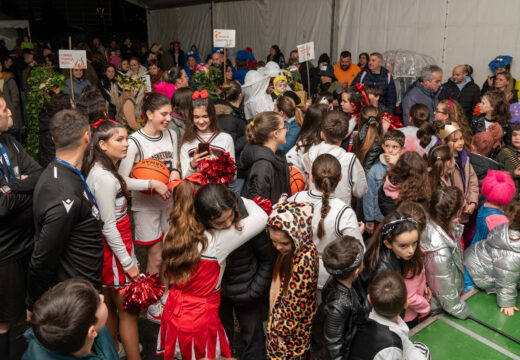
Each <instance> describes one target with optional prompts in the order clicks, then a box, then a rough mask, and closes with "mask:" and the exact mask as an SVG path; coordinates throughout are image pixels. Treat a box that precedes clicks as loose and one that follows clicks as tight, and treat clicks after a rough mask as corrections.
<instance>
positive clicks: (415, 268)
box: [363, 211, 424, 278]
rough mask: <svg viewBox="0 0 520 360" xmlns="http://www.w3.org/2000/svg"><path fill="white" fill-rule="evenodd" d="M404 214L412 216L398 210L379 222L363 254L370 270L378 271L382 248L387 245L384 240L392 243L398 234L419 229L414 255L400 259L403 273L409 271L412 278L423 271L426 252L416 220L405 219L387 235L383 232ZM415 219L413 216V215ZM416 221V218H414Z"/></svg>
mask: <svg viewBox="0 0 520 360" xmlns="http://www.w3.org/2000/svg"><path fill="white" fill-rule="evenodd" d="M402 216H410V217H412V216H411V215H410V214H404V213H400V212H397V211H394V212H392V213H391V214H389V215H387V216H386V217H385V218H384V219H383V221H382V222H381V223H380V224H379V226H378V227H377V229H376V231H375V232H374V235H372V237H371V238H370V242H369V244H368V247H367V251H366V252H365V255H364V256H363V264H364V265H365V266H366V267H367V269H368V270H370V271H377V268H378V267H379V264H380V262H381V257H380V254H381V248H382V247H385V246H386V245H385V244H384V241H385V240H386V241H388V242H389V243H392V242H394V241H395V239H396V238H397V236H399V235H401V234H402V233H405V232H412V231H414V230H417V233H418V236H419V239H418V243H417V247H416V248H415V252H414V254H413V257H412V258H411V259H410V260H404V261H400V263H401V271H402V273H401V275H403V276H406V275H408V274H409V273H411V276H410V278H412V277H414V276H415V275H417V274H419V273H420V272H421V271H422V268H423V262H424V254H423V252H422V250H421V246H420V243H419V241H420V235H421V234H420V231H419V225H418V224H417V223H416V222H412V221H403V222H402V223H400V224H398V225H397V226H395V227H394V228H393V229H392V230H391V231H390V232H389V233H387V234H386V235H385V234H383V228H384V227H385V225H386V224H388V223H390V222H392V221H395V220H398V219H400V218H401V217H402ZM412 219H413V217H412ZM414 221H415V219H414ZM390 251H392V250H390Z"/></svg>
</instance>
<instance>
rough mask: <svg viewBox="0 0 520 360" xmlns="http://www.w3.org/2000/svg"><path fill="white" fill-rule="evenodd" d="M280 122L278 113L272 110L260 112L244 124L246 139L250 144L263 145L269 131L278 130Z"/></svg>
mask: <svg viewBox="0 0 520 360" xmlns="http://www.w3.org/2000/svg"><path fill="white" fill-rule="evenodd" d="M282 123H283V120H282V117H281V116H280V114H278V113H275V112H274V111H265V112H261V113H260V114H258V115H256V116H255V118H254V119H253V121H251V122H250V123H249V124H248V125H247V126H246V137H247V141H248V142H249V143H250V144H256V145H264V144H265V143H266V142H267V141H268V140H269V136H270V135H271V133H272V132H274V131H276V130H278V129H279V128H280V126H282Z"/></svg>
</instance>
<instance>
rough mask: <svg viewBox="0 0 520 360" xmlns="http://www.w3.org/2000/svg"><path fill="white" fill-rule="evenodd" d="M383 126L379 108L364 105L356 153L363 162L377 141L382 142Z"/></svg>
mask: <svg viewBox="0 0 520 360" xmlns="http://www.w3.org/2000/svg"><path fill="white" fill-rule="evenodd" d="M382 131H383V129H382V127H381V122H380V119H379V110H378V109H377V108H376V107H375V106H372V105H367V106H364V107H363V108H362V109H361V112H360V121H359V134H358V136H357V139H358V143H357V144H356V149H355V151H354V153H355V154H356V156H357V158H358V159H359V161H360V162H361V164H363V163H364V162H365V156H366V155H367V153H368V151H369V150H370V148H371V147H372V145H374V143H375V142H376V141H379V143H380V144H381V143H382V139H381V136H382Z"/></svg>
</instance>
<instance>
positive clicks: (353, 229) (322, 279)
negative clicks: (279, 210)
mask: <svg viewBox="0 0 520 360" xmlns="http://www.w3.org/2000/svg"><path fill="white" fill-rule="evenodd" d="M321 196H322V193H321V192H319V191H317V190H309V191H301V192H299V193H296V194H294V195H293V196H291V197H290V198H289V199H287V201H294V202H298V203H310V204H313V205H314V215H313V217H312V240H313V241H314V244H315V245H316V249H317V250H318V254H319V256H320V272H319V276H318V289H319V290H321V289H322V288H323V286H324V285H325V283H326V282H327V279H328V278H329V273H328V272H327V270H325V266H324V265H323V260H322V259H321V255H322V254H323V250H325V247H326V246H327V245H329V244H330V243H331V242H333V241H334V240H336V239H337V238H338V237H340V236H343V235H350V236H352V237H355V238H356V239H358V240H359V241H360V242H361V245H362V246H363V247H364V246H365V245H364V243H363V237H362V236H361V232H360V231H359V225H358V221H357V217H356V213H355V212H354V210H352V208H351V207H350V206H349V205H347V204H346V203H344V202H343V201H342V200H340V199H338V198H337V197H336V196H335V195H330V196H329V205H330V210H329V213H328V214H327V216H326V217H325V221H324V224H323V225H324V228H325V235H324V236H323V237H322V238H321V239H320V238H318V224H319V223H320V219H321V205H322V203H321Z"/></svg>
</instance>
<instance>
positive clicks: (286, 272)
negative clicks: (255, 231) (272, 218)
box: [267, 226, 295, 295]
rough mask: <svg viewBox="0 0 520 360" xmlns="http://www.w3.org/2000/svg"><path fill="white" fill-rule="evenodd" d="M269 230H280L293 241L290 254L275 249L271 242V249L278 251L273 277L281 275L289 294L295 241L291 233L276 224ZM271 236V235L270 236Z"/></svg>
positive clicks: (268, 229)
mask: <svg viewBox="0 0 520 360" xmlns="http://www.w3.org/2000/svg"><path fill="white" fill-rule="evenodd" d="M267 231H278V232H281V233H282V234H284V235H285V236H287V238H288V239H289V240H290V241H291V246H292V250H291V251H289V253H288V254H286V255H282V254H280V253H279V252H278V250H276V249H275V247H274V246H273V245H272V242H271V249H272V252H273V253H278V254H277V255H278V256H276V261H275V263H274V267H273V279H274V278H276V277H277V276H279V277H280V279H281V281H282V282H283V293H284V294H285V295H287V290H288V289H289V283H290V281H289V280H290V279H291V276H292V268H293V263H294V249H295V245H294V241H293V239H291V237H290V236H289V235H287V234H286V233H285V232H284V231H282V230H280V229H279V228H277V227H274V226H268V227H267ZM268 237H269V236H268Z"/></svg>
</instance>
